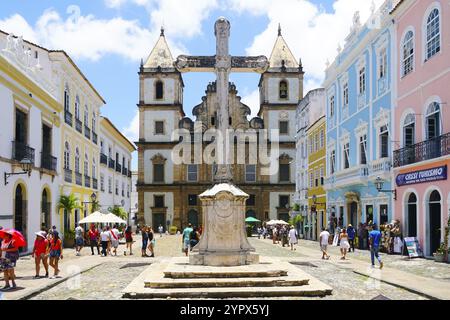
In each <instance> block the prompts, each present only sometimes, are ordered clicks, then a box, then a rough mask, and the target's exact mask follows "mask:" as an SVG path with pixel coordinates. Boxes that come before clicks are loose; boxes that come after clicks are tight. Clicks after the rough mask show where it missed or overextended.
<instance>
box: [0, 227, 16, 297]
mask: <svg viewBox="0 0 450 320" xmlns="http://www.w3.org/2000/svg"><path fill="white" fill-rule="evenodd" d="M2 237H3V241H2V245H1V247H0V272H3V277H4V279H5V286H4V287H3V288H2V291H8V290H10V289H15V288H17V285H16V274H15V272H14V268H15V267H16V263H17V260H18V259H19V248H18V246H17V244H16V241H15V240H14V239H13V235H12V234H10V233H8V232H7V231H5V232H4V235H3V236H2ZM10 281H11V284H12V286H11V285H10V283H9V282H10Z"/></svg>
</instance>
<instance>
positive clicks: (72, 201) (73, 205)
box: [58, 193, 83, 238]
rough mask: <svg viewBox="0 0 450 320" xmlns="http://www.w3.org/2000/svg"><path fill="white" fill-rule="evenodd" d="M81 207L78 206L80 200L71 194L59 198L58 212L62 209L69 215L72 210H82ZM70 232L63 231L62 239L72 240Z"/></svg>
mask: <svg viewBox="0 0 450 320" xmlns="http://www.w3.org/2000/svg"><path fill="white" fill-rule="evenodd" d="M82 208H83V207H82V206H81V205H80V200H79V199H78V198H77V197H76V196H75V195H74V194H73V193H71V194H70V195H68V196H66V195H61V196H60V197H59V202H58V212H59V211H60V210H61V209H64V210H66V211H67V213H68V214H69V216H70V214H71V213H72V211H73V210H75V209H82ZM72 236H73V235H72V232H71V230H64V238H72Z"/></svg>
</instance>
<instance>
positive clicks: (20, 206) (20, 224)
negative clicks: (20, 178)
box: [14, 184, 27, 250]
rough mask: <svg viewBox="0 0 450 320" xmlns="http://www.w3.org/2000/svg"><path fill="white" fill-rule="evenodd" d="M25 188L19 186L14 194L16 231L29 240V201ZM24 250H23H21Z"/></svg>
mask: <svg viewBox="0 0 450 320" xmlns="http://www.w3.org/2000/svg"><path fill="white" fill-rule="evenodd" d="M25 192H26V191H25V188H24V187H23V186H22V185H21V184H19V185H18V186H17V187H16V190H15V193H14V229H16V230H17V231H20V232H21V233H22V235H23V236H24V237H25V239H27V200H26V193H25ZM21 250H22V248H21Z"/></svg>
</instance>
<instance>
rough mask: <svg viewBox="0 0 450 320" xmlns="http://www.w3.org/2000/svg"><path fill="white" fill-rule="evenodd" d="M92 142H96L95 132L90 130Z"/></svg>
mask: <svg viewBox="0 0 450 320" xmlns="http://www.w3.org/2000/svg"><path fill="white" fill-rule="evenodd" d="M92 142H93V143H95V144H97V134H96V133H95V132H94V131H92Z"/></svg>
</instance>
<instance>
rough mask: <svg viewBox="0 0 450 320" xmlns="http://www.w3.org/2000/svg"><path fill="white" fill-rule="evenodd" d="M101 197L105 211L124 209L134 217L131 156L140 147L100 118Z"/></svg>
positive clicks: (101, 206)
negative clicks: (132, 208)
mask: <svg viewBox="0 0 450 320" xmlns="http://www.w3.org/2000/svg"><path fill="white" fill-rule="evenodd" d="M99 139H100V193H99V199H98V200H99V205H100V208H101V209H102V210H108V209H109V208H113V207H122V208H124V209H125V211H127V212H128V216H130V215H131V207H132V206H131V153H132V152H134V151H136V147H135V146H134V144H133V143H132V142H130V141H129V140H128V139H127V138H126V137H125V136H124V135H123V134H122V133H121V132H120V131H119V130H118V129H117V128H116V127H115V126H114V124H113V123H112V122H111V120H109V119H108V118H106V117H104V116H101V117H100V137H99Z"/></svg>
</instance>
